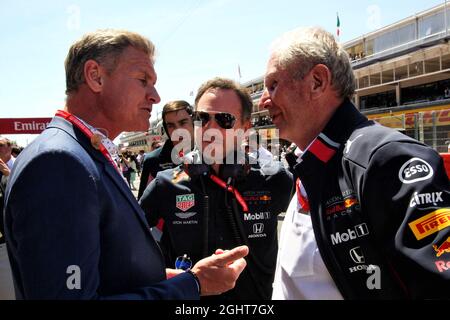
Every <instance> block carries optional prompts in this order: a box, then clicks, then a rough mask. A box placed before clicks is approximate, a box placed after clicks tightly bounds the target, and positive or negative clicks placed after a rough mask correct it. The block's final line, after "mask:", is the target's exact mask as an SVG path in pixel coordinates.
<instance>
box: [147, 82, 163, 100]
mask: <svg viewBox="0 0 450 320" xmlns="http://www.w3.org/2000/svg"><path fill="white" fill-rule="evenodd" d="M147 101H148V102H150V103H151V104H158V103H159V102H160V101H161V97H160V96H159V93H158V91H156V88H155V87H154V86H150V89H149V91H148V92H147Z"/></svg>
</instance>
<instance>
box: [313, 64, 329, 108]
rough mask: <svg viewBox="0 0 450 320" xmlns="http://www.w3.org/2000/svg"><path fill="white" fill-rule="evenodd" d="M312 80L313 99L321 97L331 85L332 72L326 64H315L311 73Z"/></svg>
mask: <svg viewBox="0 0 450 320" xmlns="http://www.w3.org/2000/svg"><path fill="white" fill-rule="evenodd" d="M309 76H310V80H311V99H312V100H315V99H317V98H320V97H321V96H322V95H323V94H324V93H325V92H326V91H327V90H328V89H329V88H330V87H331V72H330V69H328V67H327V66H326V65H324V64H317V65H315V66H314V67H313V68H312V69H311V72H310V74H309Z"/></svg>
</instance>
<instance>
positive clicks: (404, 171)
mask: <svg viewBox="0 0 450 320" xmlns="http://www.w3.org/2000/svg"><path fill="white" fill-rule="evenodd" d="M432 176H433V168H432V167H431V166H430V165H429V164H428V162H426V161H425V160H422V159H419V158H412V159H411V160H408V161H407V162H406V163H405V164H404V165H403V166H402V167H401V168H400V171H399V172H398V177H399V179H400V181H401V182H403V183H407V184H410V183H415V182H417V181H423V180H427V179H429V178H431V177H432Z"/></svg>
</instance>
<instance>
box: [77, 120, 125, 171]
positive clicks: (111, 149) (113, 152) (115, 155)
mask: <svg viewBox="0 0 450 320" xmlns="http://www.w3.org/2000/svg"><path fill="white" fill-rule="evenodd" d="M74 117H76V118H77V119H78V120H80V121H81V122H82V123H83V124H84V125H85V126H86V127H88V128H89V130H91V131H92V133H93V134H98V135H100V136H101V139H102V140H101V141H102V144H103V146H104V147H105V148H106V150H107V151H108V153H109V155H110V156H111V158H112V159H113V160H114V161H115V162H116V163H118V161H120V158H119V149H118V147H117V146H116V145H115V144H114V142H112V141H111V139H109V138H108V137H107V136H106V135H105V134H104V133H103V132H101V131H100V130H99V129H97V128H94V127H93V126H91V125H90V124H89V123H87V122H86V121H84V120H83V119H80V118H79V117H77V116H74Z"/></svg>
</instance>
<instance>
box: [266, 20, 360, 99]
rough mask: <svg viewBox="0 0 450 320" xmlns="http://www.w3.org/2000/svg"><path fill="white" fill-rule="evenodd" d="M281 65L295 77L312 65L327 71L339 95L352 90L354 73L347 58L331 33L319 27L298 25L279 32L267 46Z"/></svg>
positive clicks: (353, 90)
mask: <svg viewBox="0 0 450 320" xmlns="http://www.w3.org/2000/svg"><path fill="white" fill-rule="evenodd" d="M271 51H272V54H273V56H275V57H276V58H277V59H278V64H279V66H280V67H281V68H283V69H291V70H292V71H291V72H292V75H293V77H294V78H296V79H301V78H303V77H304V76H305V75H306V74H307V73H308V72H309V71H310V70H311V69H312V68H313V67H314V66H315V65H317V64H323V65H325V66H327V67H328V69H329V70H330V72H331V84H332V86H333V88H334V89H335V90H336V91H337V92H338V93H339V95H340V97H341V98H347V97H351V96H352V95H353V94H354V92H355V76H354V74H353V70H352V67H351V65H350V59H349V57H348V54H347V52H346V51H345V50H344V48H343V47H342V46H341V45H340V44H338V43H337V42H336V39H335V38H334V36H333V35H332V34H331V33H329V32H328V31H326V30H324V29H322V28H320V27H301V28H297V29H294V30H292V31H289V32H287V33H285V34H283V35H282V36H281V37H280V38H278V39H277V40H275V41H274V43H273V44H272V47H271Z"/></svg>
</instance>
